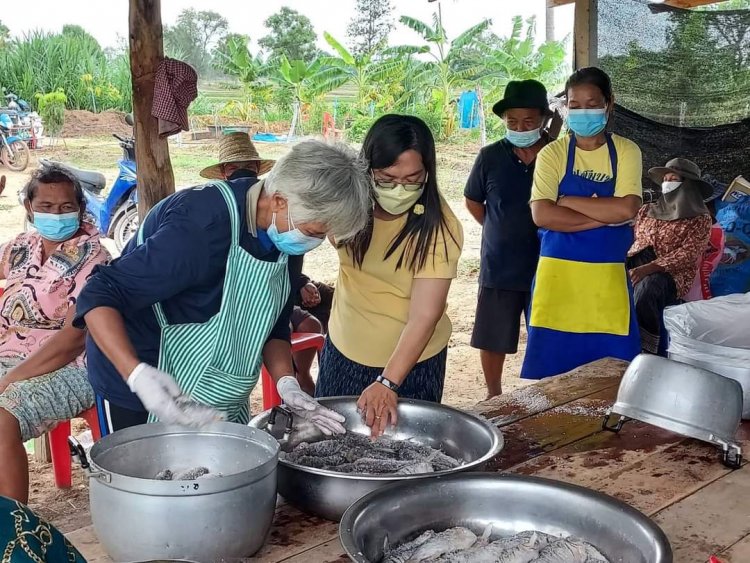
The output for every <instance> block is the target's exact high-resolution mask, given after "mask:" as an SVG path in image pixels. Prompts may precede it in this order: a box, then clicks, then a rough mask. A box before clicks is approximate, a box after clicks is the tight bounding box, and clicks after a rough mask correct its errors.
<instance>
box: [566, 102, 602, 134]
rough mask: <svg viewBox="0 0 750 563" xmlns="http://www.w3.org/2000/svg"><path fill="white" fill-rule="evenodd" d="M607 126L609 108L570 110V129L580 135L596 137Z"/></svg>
mask: <svg viewBox="0 0 750 563" xmlns="http://www.w3.org/2000/svg"><path fill="white" fill-rule="evenodd" d="M606 126H607V108H601V109H571V110H568V129H570V130H571V131H573V133H575V134H576V135H578V136H579V137H596V136H597V135H598V134H599V133H601V132H602V131H604V128H605V127H606Z"/></svg>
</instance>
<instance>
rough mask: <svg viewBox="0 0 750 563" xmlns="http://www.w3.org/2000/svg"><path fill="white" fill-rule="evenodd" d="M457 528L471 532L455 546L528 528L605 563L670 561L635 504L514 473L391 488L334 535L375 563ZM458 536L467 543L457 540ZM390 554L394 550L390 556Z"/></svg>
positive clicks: (358, 506)
mask: <svg viewBox="0 0 750 563" xmlns="http://www.w3.org/2000/svg"><path fill="white" fill-rule="evenodd" d="M490 526H491V528H490ZM456 527H463V528H468V529H469V530H471V532H472V534H471V537H469V538H468V540H466V538H465V537H464V536H465V534H455V536H456V537H454V538H453V539H454V540H455V542H456V545H457V546H458V548H461V547H464V546H465V545H469V543H472V542H475V541H476V539H477V536H481V535H482V534H483V532H485V531H486V530H487V529H488V528H489V529H490V530H491V533H492V535H491V537H490V538H488V539H489V540H490V541H495V540H498V539H500V538H505V537H508V536H513V535H515V534H520V533H521V532H526V531H531V530H534V531H536V532H539V533H540V535H541V534H550V535H553V536H556V537H557V538H576V539H578V540H582V541H584V542H587V543H589V544H591V545H592V546H594V547H595V548H596V549H597V550H598V551H599V552H600V553H601V554H602V555H604V556H605V557H606V558H607V559H608V560H609V562H610V563H672V562H673V556H672V549H671V547H670V545H669V541H668V540H667V537H666V536H665V534H664V532H663V531H662V530H661V529H660V528H659V527H658V526H657V525H656V524H655V523H654V522H653V521H651V520H650V519H649V518H648V517H647V516H646V515H644V514H642V513H641V512H638V511H637V510H636V509H634V508H632V507H630V506H628V505H627V504H625V503H623V502H621V501H619V500H617V499H614V498H612V497H609V496H607V495H604V494H601V493H598V492H596V491H592V490H590V489H586V488H583V487H578V486H576V485H571V484H568V483H563V482H559V481H553V480H550V479H541V478H539V477H525V476H520V475H492V474H488V473H461V474H457V475H447V476H441V477H437V478H435V479H433V480H430V481H405V482H402V483H396V484H392V485H389V486H388V487H384V488H381V489H379V490H377V491H374V492H372V493H370V494H369V495H367V496H365V497H363V498H361V499H359V500H358V501H357V502H355V503H354V504H353V505H352V506H351V507H350V508H349V509H348V510H347V511H346V513H345V514H344V516H343V518H342V519H341V524H340V525H339V537H340V539H341V545H342V546H343V548H344V551H345V552H346V553H347V555H348V556H349V558H350V559H351V560H352V561H355V562H357V563H381V561H383V556H384V554H385V552H386V549H388V548H389V547H392V546H400V545H401V544H403V543H404V542H409V541H412V540H413V539H414V538H417V537H419V536H420V534H422V533H423V532H424V531H426V530H435V531H437V532H442V531H444V530H449V529H450V528H456ZM440 539H443V540H444V539H445V536H443V537H442V538H440ZM463 540H466V541H465V545H464V544H460V542H461V541H463ZM425 545H426V544H425ZM428 547H436V546H428ZM394 551H395V550H394ZM423 551H425V550H423ZM433 551H434V550H433ZM394 554H395V555H399V554H398V553H394V552H391V553H390V554H389V555H391V556H392V555H394ZM410 557H413V554H411V555H408V556H406V558H404V557H402V559H404V561H411V560H412V559H410ZM432 560H433V561H435V560H438V561H439V560H440V559H432ZM449 560H450V559H449ZM489 560H491V561H494V560H496V559H494V558H490V559H489ZM551 560H552V561H558V560H559V559H551ZM562 560H563V561H573V560H572V559H562ZM395 561H398V559H395ZM473 561H485V559H480V558H478V557H477V558H476V559H474V560H472V563H473ZM523 561H545V560H544V559H539V558H537V559H534V558H531V559H528V558H526V559H523ZM594 561H596V559H594Z"/></svg>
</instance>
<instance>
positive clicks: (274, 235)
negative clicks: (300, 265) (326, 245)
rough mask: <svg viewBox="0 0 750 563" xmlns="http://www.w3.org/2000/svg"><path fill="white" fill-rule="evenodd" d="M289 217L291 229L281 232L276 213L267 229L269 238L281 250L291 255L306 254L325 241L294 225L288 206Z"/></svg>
mask: <svg viewBox="0 0 750 563" xmlns="http://www.w3.org/2000/svg"><path fill="white" fill-rule="evenodd" d="M287 218H288V220H289V230H288V231H287V232H285V233H280V232H279V229H278V228H277V227H276V213H274V214H273V215H272V216H271V226H270V227H268V230H267V231H266V234H267V235H268V238H269V239H271V242H272V243H273V245H274V246H275V247H276V248H277V249H278V250H279V252H283V253H284V254H291V255H298V254H305V253H306V252H310V251H311V250H313V249H315V248H317V247H319V246H320V245H321V244H322V243H323V239H322V238H318V237H311V236H310V235H306V234H305V233H303V232H302V231H300V230H299V229H298V228H296V227H295V226H294V223H293V222H292V216H291V214H290V213H289V208H288V207H287Z"/></svg>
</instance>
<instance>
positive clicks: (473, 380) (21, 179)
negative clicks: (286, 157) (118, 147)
mask: <svg viewBox="0 0 750 563" xmlns="http://www.w3.org/2000/svg"><path fill="white" fill-rule="evenodd" d="M113 117H115V116H110V117H109V118H107V119H108V120H109V121H108V122H107V123H105V124H104V126H103V127H104V129H105V130H106V131H105V132H106V133H110V132H112V131H116V130H117V129H116V127H115V126H116V123H115V120H114V119H112V118H113ZM71 127H73V125H71ZM84 134H85V133H84ZM82 143H83V144H82ZM66 145H67V146H61V144H60V143H58V144H57V145H56V147H54V148H46V149H42V150H40V151H36V153H35V155H34V156H35V157H44V158H53V159H60V160H71V161H72V162H73V163H74V164H79V165H80V166H84V165H85V164H88V165H89V166H91V164H89V163H90V162H91V159H92V151H97V150H101V151H109V152H110V153H111V152H112V149H111V143H110V144H109V145H107V144H106V143H104V142H103V141H102V140H101V139H94V140H83V141H80V140H75V139H67V140H66ZM99 147H102V148H99ZM477 148H478V147H476V146H471V145H468V146H464V145H462V146H460V147H454V146H440V147H439V149H438V152H439V181H440V185H441V187H442V189H443V191H444V193H445V195H446V199H447V200H448V202H449V203H450V205H451V207H452V208H453V210H454V212H456V214H457V215H458V216H459V218H460V219H461V222H462V224H463V227H464V240H465V243H464V250H463V255H462V258H461V262H460V264H459V276H458V279H457V280H455V281H454V283H453V285H452V287H451V292H450V296H449V299H448V315H449V317H450V318H451V320H452V321H453V336H452V338H451V342H450V347H449V352H448V370H447V377H446V385H445V393H444V396H443V402H444V403H446V404H449V405H453V406H457V407H463V408H466V407H471V406H473V405H475V404H476V403H477V402H479V401H481V400H483V399H484V398H485V386H484V380H483V376H482V371H481V367H480V364H479V354H478V352H477V351H476V350H474V349H473V348H471V347H470V346H469V340H470V337H471V330H472V326H473V322H474V310H475V307H476V295H477V275H478V269H479V246H480V237H481V229H480V227H479V225H477V224H476V222H475V221H474V220H473V219H472V218H471V217H470V216H469V214H468V212H467V211H466V210H465V208H464V206H463V201H462V199H461V192H462V189H463V183H464V182H465V179H466V176H467V175H468V173H469V170H470V168H471V165H472V162H473V159H474V156H475V155H476V151H477ZM212 149H213V144H212V143H208V144H205V145H190V146H187V145H183V146H173V147H171V152H172V156H173V162H174V163H178V164H176V166H175V168H176V170H175V174H176V177H177V181H178V184H180V183H182V185H186V184H188V183H189V178H191V177H195V178H197V174H194V173H193V172H192V170H195V171H196V172H197V166H196V163H198V162H203V161H205V159H206V153H209V156H210V153H214V152H215V149H214V150H212ZM258 149H259V152H260V153H261V154H262V155H269V156H271V157H275V156H278V155H279V154H281V153H283V152H284V151H285V150H286V149H285V148H284V147H278V146H266V145H259V147H258ZM84 154H85V155H86V161H85V162H77V160H78V159H79V158H83V156H80V157H78V155H84ZM108 154H109V153H108ZM113 154H114V153H113ZM95 156H96V155H95V154H93V157H95ZM77 157H78V158H77ZM191 159H192V160H191ZM102 161H106V162H108V163H109V164H108V168H107V169H100V171H101V172H104V173H105V175H106V176H107V178H108V181H110V182H111V180H112V178H113V177H114V175H115V174H116V164H115V160H114V159H110V158H107V159H104V158H103V159H102ZM94 162H96V160H95V159H94ZM180 163H186V165H188V166H190V168H191V169H192V170H178V167H179V166H180ZM194 166H195V167H194ZM28 173H29V171H26V172H23V173H14V172H9V171H7V170H5V169H0V174H5V175H6V176H7V178H8V182H7V187H6V189H5V192H4V193H3V194H2V196H0V242H5V241H7V240H8V239H10V238H12V237H13V236H14V235H15V234H17V233H18V232H19V231H20V229H21V228H22V224H23V211H22V208H21V207H20V206H19V205H18V202H17V195H16V194H17V191H18V190H19V189H20V188H21V187H22V186H23V185H24V183H25V181H26V180H27V178H28ZM193 181H195V180H193ZM108 246H110V248H112V250H114V248H113V247H112V246H111V245H109V244H108ZM305 271H306V273H307V274H308V275H310V276H311V277H312V278H313V279H317V280H321V281H325V282H331V283H332V282H335V278H336V274H337V271H338V260H337V256H336V253H335V252H334V250H333V248H332V247H330V246H329V245H323V246H322V247H320V248H319V249H317V250H315V251H314V252H312V253H310V254H308V255H307V256H306V259H305ZM525 344H526V338H525V334H523V335H522V341H521V344H520V352H519V354H518V355H516V356H514V357H510V358H509V361H508V363H507V366H506V374H505V377H504V390H505V391H506V392H507V391H510V390H513V389H515V388H517V387H519V386H521V385H523V384H524V382H522V381H521V380H520V379H519V377H518V375H519V371H520V364H521V361H522V359H523V350H524V348H525ZM252 402H253V411H254V412H258V411H259V410H260V395H259V393H258V392H256V393H254V395H253V401H252ZM74 473H79V472H77V471H74ZM31 483H32V484H31V498H30V505H31V506H32V507H33V508H35V509H37V510H39V511H40V512H41V514H42V515H43V516H45V517H47V518H49V519H50V520H51V521H52V522H53V523H55V524H57V525H59V526H61V528H62V529H63V531H68V530H73V529H76V528H78V527H80V526H81V524H82V523H83V524H84V525H85V523H86V522H85V521H86V519H87V518H88V512H87V508H88V498H87V497H88V494H87V490H86V486H85V484H84V482H83V479H82V478H81V476H80V475H79V474H76V475H75V476H74V481H73V483H74V484H73V488H71V489H69V490H64V491H61V490H58V489H56V488H55V486H54V481H53V478H52V470H51V467H50V466H49V464H41V463H37V462H32V465H31ZM82 511H83V512H82Z"/></svg>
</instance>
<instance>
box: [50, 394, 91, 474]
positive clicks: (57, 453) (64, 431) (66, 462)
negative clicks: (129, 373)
mask: <svg viewBox="0 0 750 563" xmlns="http://www.w3.org/2000/svg"><path fill="white" fill-rule="evenodd" d="M77 418H83V419H84V420H85V421H86V422H87V423H88V425H89V428H91V434H92V436H93V437H94V441H95V442H96V441H97V440H99V439H100V438H101V437H102V434H101V430H100V428H99V413H98V412H97V410H96V406H93V407H91V408H90V409H88V410H85V411H83V412H82V413H81V414H79V415H78V417H77ZM69 436H70V421H69V420H66V421H65V422H61V423H60V424H58V425H57V426H55V427H54V428H53V429H52V430H50V432H49V449H50V453H51V454H52V470H53V472H54V473H55V485H56V486H57V488H58V489H67V488H69V487H70V485H71V484H72V477H73V470H72V462H71V459H70V446H68V437H69Z"/></svg>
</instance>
